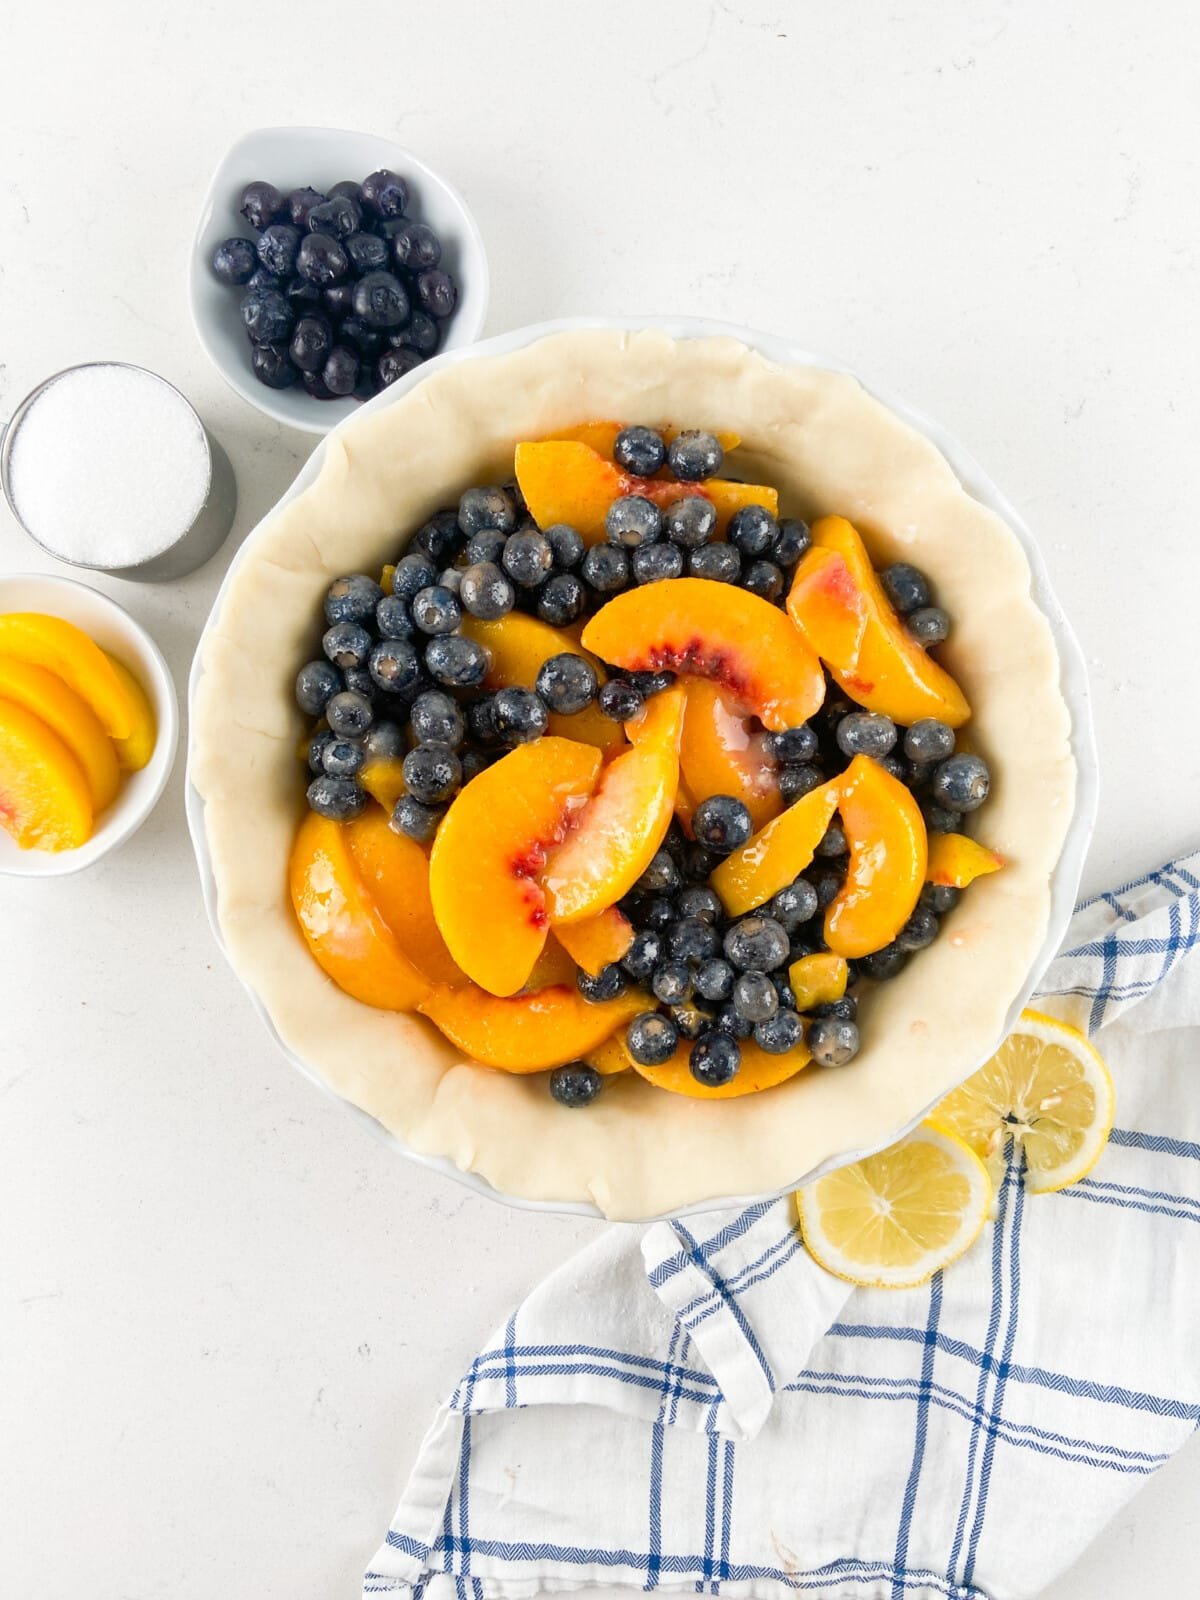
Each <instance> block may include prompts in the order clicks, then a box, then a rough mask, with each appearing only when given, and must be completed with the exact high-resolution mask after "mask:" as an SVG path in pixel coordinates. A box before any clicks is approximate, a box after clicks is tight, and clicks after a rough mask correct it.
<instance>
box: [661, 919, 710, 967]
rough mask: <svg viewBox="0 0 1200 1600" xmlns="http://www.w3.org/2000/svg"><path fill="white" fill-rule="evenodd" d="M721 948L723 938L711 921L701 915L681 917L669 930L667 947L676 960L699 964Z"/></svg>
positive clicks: (693, 964) (692, 964)
mask: <svg viewBox="0 0 1200 1600" xmlns="http://www.w3.org/2000/svg"><path fill="white" fill-rule="evenodd" d="M720 948H721V938H720V935H719V934H718V933H717V930H716V929H715V928H714V927H713V925H712V923H711V922H705V921H704V920H703V918H701V917H680V919H679V921H678V922H675V923H672V925H671V927H670V928H668V930H667V949H668V950H669V951H670V953H671V957H672V959H673V960H675V961H686V962H687V963H688V964H689V965H690V966H694V967H696V966H699V965H700V963H701V962H702V961H708V960H709V959H710V958H711V957H712V956H715V955H716V954H717V952H718V950H720Z"/></svg>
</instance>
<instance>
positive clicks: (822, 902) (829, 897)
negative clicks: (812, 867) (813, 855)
mask: <svg viewBox="0 0 1200 1600" xmlns="http://www.w3.org/2000/svg"><path fill="white" fill-rule="evenodd" d="M808 882H809V885H810V886H811V888H812V890H813V892H814V893H815V894H816V897H817V905H818V907H819V908H820V909H821V910H822V911H824V910H825V908H826V906H830V905H832V904H833V902H834V901H835V900H836V899H837V897H838V895H839V894H841V892H842V884H843V882H844V879H843V876H842V874H841V873H840V872H838V871H837V870H836V869H835V868H833V867H826V868H823V869H820V870H818V871H814V872H811V873H810V874H809V877H808Z"/></svg>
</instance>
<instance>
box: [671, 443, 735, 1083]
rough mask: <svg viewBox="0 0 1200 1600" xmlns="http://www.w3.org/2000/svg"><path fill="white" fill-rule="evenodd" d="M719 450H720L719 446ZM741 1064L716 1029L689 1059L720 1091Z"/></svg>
mask: <svg viewBox="0 0 1200 1600" xmlns="http://www.w3.org/2000/svg"><path fill="white" fill-rule="evenodd" d="M680 437H681V438H682V437H685V435H680ZM676 443H678V440H676ZM714 443H715V441H714ZM672 448H673V447H672ZM717 449H718V451H719V450H720V446H719V445H718V446H717ZM741 1064H742V1051H741V1047H740V1045H739V1044H738V1042H737V1040H736V1039H732V1038H730V1036H729V1035H728V1034H727V1033H721V1032H720V1031H719V1030H718V1029H716V1028H710V1029H709V1031H708V1032H707V1033H702V1034H701V1035H700V1037H699V1038H698V1039H697V1040H696V1042H695V1044H694V1045H693V1046H692V1052H691V1055H690V1056H689V1057H688V1066H689V1068H690V1069H691V1074H692V1077H693V1078H695V1080H696V1082H697V1083H702V1084H703V1085H704V1086H705V1088H706V1089H720V1088H722V1087H723V1086H724V1085H725V1084H727V1083H732V1081H733V1079H734V1078H736V1077H737V1071H738V1068H739V1067H740V1066H741Z"/></svg>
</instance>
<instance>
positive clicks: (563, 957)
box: [521, 933, 576, 994]
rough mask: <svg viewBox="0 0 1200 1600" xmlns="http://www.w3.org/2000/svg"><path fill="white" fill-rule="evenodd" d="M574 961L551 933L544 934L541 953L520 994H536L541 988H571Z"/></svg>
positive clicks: (573, 976)
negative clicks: (544, 939) (544, 940)
mask: <svg viewBox="0 0 1200 1600" xmlns="http://www.w3.org/2000/svg"><path fill="white" fill-rule="evenodd" d="M575 967H576V963H575V962H574V961H573V960H572V959H571V957H570V956H569V955H568V954H567V951H566V948H565V946H563V945H562V944H560V943H559V941H558V940H557V939H556V938H555V937H554V935H553V933H550V934H548V935H547V936H546V942H545V944H544V945H543V946H542V953H541V955H540V956H539V957H538V958H537V960H536V961H535V962H534V963H533V971H532V972H531V973H530V974H529V977H528V978H527V979H526V981H525V986H524V988H523V989H522V990H521V993H522V994H537V993H538V991H539V990H541V989H562V988H568V989H569V988H571V987H572V985H573V984H574V982H575Z"/></svg>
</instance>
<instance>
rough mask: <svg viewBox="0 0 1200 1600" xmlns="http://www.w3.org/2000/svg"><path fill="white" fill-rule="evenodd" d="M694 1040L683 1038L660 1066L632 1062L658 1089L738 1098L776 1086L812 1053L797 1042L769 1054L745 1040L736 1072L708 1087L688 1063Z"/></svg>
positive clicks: (710, 1097) (692, 1095)
mask: <svg viewBox="0 0 1200 1600" xmlns="http://www.w3.org/2000/svg"><path fill="white" fill-rule="evenodd" d="M691 1049H692V1046H691V1043H690V1042H689V1041H686V1040H685V1041H684V1043H683V1044H681V1045H680V1046H679V1048H678V1049H677V1050H676V1052H675V1054H674V1055H673V1056H672V1057H671V1059H670V1060H669V1061H665V1062H663V1064H662V1066H660V1067H646V1066H643V1065H642V1063H641V1062H640V1061H635V1060H634V1059H633V1057H632V1056H630V1057H629V1064H630V1066H631V1067H632V1068H633V1070H634V1071H635V1072H636V1073H637V1074H638V1075H639V1077H642V1078H645V1080H646V1082H647V1083H652V1084H653V1085H654V1087H655V1088H656V1089H666V1090H668V1091H669V1092H670V1093H671V1094H682V1095H687V1096H688V1097H689V1098H691V1099H693V1100H736V1099H737V1098H738V1097H739V1096H740V1095H744V1094H758V1093H759V1091H760V1090H762V1089H773V1088H775V1086H776V1085H777V1084H780V1083H786V1082H787V1080H788V1079H789V1078H794V1077H795V1076H796V1074H797V1073H798V1072H799V1071H800V1070H801V1069H802V1068H803V1067H806V1066H807V1065H808V1063H809V1062H810V1061H811V1060H812V1057H811V1056H810V1055H809V1053H808V1047H807V1046H806V1045H803V1044H798V1045H797V1046H796V1047H795V1049H794V1050H789V1051H787V1052H786V1054H784V1055H781V1056H772V1055H768V1054H767V1052H766V1051H765V1050H761V1049H760V1048H759V1047H758V1045H756V1044H755V1043H754V1041H753V1040H752V1039H745V1040H743V1041H742V1060H741V1066H740V1067H739V1068H738V1071H737V1076H736V1077H734V1078H731V1079H730V1081H729V1082H728V1083H724V1084H722V1085H721V1087H720V1088H719V1089H709V1088H706V1086H705V1085H704V1084H702V1083H700V1082H699V1081H698V1080H697V1079H696V1078H694V1077H693V1076H692V1071H691V1068H690V1066H689V1065H688V1061H689V1058H690V1055H691Z"/></svg>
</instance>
